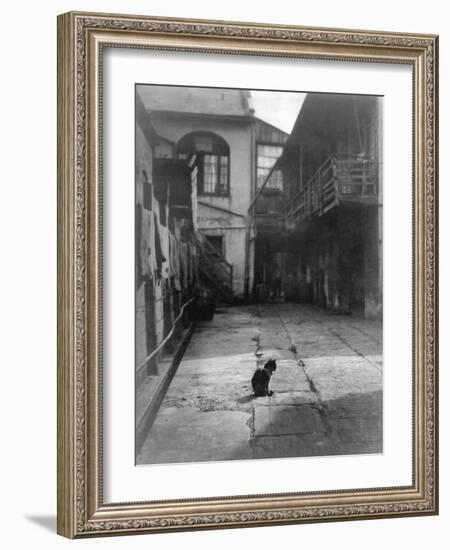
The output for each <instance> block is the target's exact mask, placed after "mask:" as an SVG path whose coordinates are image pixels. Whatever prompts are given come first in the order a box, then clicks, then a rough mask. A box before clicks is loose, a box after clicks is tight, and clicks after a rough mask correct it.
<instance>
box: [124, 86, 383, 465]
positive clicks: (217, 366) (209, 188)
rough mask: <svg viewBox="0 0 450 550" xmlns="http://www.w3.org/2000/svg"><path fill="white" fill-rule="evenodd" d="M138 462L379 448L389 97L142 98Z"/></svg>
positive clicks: (169, 90)
mask: <svg viewBox="0 0 450 550" xmlns="http://www.w3.org/2000/svg"><path fill="white" fill-rule="evenodd" d="M135 94H136V96H135V101H136V103H135V113H136V127H135V132H136V133H135V154H136V165H135V169H136V172H135V173H136V176H135V177H136V180H135V181H136V190H135V193H136V194H135V197H136V211H135V221H136V233H135V239H136V241H135V242H136V248H135V250H136V252H135V258H136V265H135V281H136V294H135V308H136V309H135V311H136V319H135V321H136V324H135V327H136V331H135V346H136V347H135V349H136V356H135V359H136V378H135V381H136V463H137V464H138V465H146V464H163V463H185V462H205V461H225V460H249V459H269V458H287V457H312V456H330V455H349V454H372V453H382V451H383V361H382V353H383V342H382V282H383V279H382V267H383V258H382V247H383V241H382V229H383V224H382V218H383V212H382V167H383V159H382V143H383V140H382V106H383V98H382V97H378V96H370V95H348V94H333V93H314V92H307V93H306V92H286V91H275V90H245V89H232V88H229V89H221V88H212V87H211V88H207V87H187V86H164V85H152V84H138V85H136V88H135Z"/></svg>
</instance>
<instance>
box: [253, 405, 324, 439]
mask: <svg viewBox="0 0 450 550" xmlns="http://www.w3.org/2000/svg"><path fill="white" fill-rule="evenodd" d="M254 414H255V420H254V422H255V436H256V437H259V436H265V435H287V434H299V435H302V434H311V433H314V434H317V433H323V432H325V431H326V428H325V426H324V424H323V422H322V420H321V418H320V414H319V411H318V410H317V409H315V408H313V407H311V406H310V405H275V404H273V403H271V404H269V405H255V413H254Z"/></svg>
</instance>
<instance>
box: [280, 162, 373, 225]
mask: <svg viewBox="0 0 450 550" xmlns="http://www.w3.org/2000/svg"><path fill="white" fill-rule="evenodd" d="M377 200H378V185H377V162H376V161H375V160H373V159H371V158H369V157H363V156H360V155H358V156H349V155H346V156H344V155H342V156H340V155H337V156H336V155H332V156H331V157H329V158H328V159H327V160H326V161H325V162H324V163H323V164H322V165H321V166H320V167H319V168H318V170H317V171H316V172H315V173H314V174H313V176H312V177H311V178H310V179H309V180H308V181H307V182H306V184H305V185H304V186H303V188H302V189H301V190H300V191H299V192H298V193H297V194H296V195H294V197H293V199H292V200H291V204H290V206H289V208H288V210H287V212H286V221H287V223H288V224H293V223H294V224H298V223H301V222H302V221H304V220H306V219H307V218H309V217H311V216H321V215H323V214H325V213H326V212H328V211H329V210H331V209H332V208H335V207H337V206H338V205H339V204H346V203H347V204H348V203H358V204H377Z"/></svg>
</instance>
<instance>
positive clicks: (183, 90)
mask: <svg viewBox="0 0 450 550" xmlns="http://www.w3.org/2000/svg"><path fill="white" fill-rule="evenodd" d="M137 93H138V95H139V96H140V97H141V99H142V102H143V104H144V106H145V108H146V109H148V110H151V111H174V112H179V113H196V114H210V115H234V116H252V115H253V112H254V111H253V108H252V105H251V97H250V92H249V91H248V90H237V89H232V88H200V87H189V86H159V85H153V84H152V85H147V84H143V85H140V86H137Z"/></svg>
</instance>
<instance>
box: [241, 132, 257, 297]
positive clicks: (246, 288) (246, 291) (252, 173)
mask: <svg viewBox="0 0 450 550" xmlns="http://www.w3.org/2000/svg"><path fill="white" fill-rule="evenodd" d="M255 147H256V140H255V122H254V121H252V122H251V127H250V204H252V199H253V196H254V192H255V188H256V177H255ZM252 222H253V211H251V212H250V208H249V211H248V212H247V216H246V217H245V266H244V296H245V300H246V301H248V300H249V292H250V236H251V227H252V225H253V223H252Z"/></svg>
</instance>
